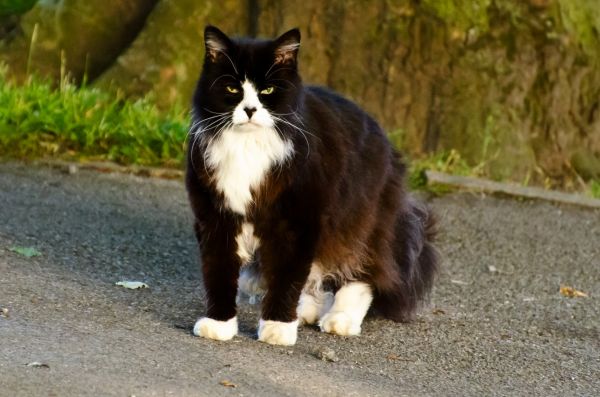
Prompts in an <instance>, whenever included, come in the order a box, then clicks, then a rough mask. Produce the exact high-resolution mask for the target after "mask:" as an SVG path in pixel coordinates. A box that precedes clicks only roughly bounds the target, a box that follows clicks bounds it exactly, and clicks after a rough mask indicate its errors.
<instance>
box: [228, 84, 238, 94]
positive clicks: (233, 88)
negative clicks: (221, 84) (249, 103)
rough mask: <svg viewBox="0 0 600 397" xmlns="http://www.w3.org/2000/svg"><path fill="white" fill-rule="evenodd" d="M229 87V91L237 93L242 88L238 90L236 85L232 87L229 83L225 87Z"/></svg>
mask: <svg viewBox="0 0 600 397" xmlns="http://www.w3.org/2000/svg"><path fill="white" fill-rule="evenodd" d="M225 88H226V89H227V92H231V93H232V94H237V93H238V92H240V90H238V89H237V88H235V87H232V86H230V85H228V86H227V87H225Z"/></svg>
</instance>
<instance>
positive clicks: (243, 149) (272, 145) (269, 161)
mask: <svg viewBox="0 0 600 397" xmlns="http://www.w3.org/2000/svg"><path fill="white" fill-rule="evenodd" d="M292 152H293V147H292V144H291V142H289V141H286V140H284V139H282V138H281V137H280V136H279V134H278V133H277V131H275V130H274V129H273V128H252V129H244V130H239V129H237V130H236V129H228V130H225V131H223V132H222V133H221V134H220V136H219V137H218V138H217V139H215V140H213V141H212V142H211V143H210V144H209V145H208V147H207V153H206V154H207V156H206V165H207V166H209V167H210V168H211V169H212V170H213V172H214V179H215V184H216V188H217V189H218V190H219V191H220V192H221V193H223V195H224V196H225V201H226V203H225V204H226V206H227V207H229V209H231V210H232V211H234V212H236V213H238V214H240V215H246V209H247V207H248V204H250V203H251V202H252V189H256V188H257V187H258V186H259V185H260V184H261V182H262V181H263V179H264V177H265V175H266V174H267V172H268V171H269V170H270V169H271V168H272V167H274V166H276V165H279V164H281V163H283V162H284V161H285V160H286V159H287V158H289V157H290V156H291V154H292Z"/></svg>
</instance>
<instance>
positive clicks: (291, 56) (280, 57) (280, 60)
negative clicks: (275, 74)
mask: <svg viewBox="0 0 600 397" xmlns="http://www.w3.org/2000/svg"><path fill="white" fill-rule="evenodd" d="M299 48H300V30H298V29H292V30H290V31H288V32H285V33H284V34H282V35H281V36H279V38H278V39H276V40H275V64H289V65H296V58H297V56H298V49H299Z"/></svg>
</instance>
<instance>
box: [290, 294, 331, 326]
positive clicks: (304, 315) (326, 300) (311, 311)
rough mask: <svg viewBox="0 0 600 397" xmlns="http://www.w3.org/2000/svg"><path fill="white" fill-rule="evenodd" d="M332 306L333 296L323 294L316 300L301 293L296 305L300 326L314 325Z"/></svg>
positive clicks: (309, 295)
mask: <svg viewBox="0 0 600 397" xmlns="http://www.w3.org/2000/svg"><path fill="white" fill-rule="evenodd" d="M332 305H333V294H331V293H323V294H321V295H320V296H319V297H318V298H316V297H315V296H313V295H311V294H306V293H304V292H303V293H302V294H301V295H300V302H299V303H298V309H297V310H296V312H297V313H298V319H299V320H300V323H301V324H315V323H316V322H317V321H319V318H321V316H323V314H325V313H327V311H329V309H330V308H331V306H332Z"/></svg>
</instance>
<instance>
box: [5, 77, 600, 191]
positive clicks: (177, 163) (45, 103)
mask: <svg viewBox="0 0 600 397" xmlns="http://www.w3.org/2000/svg"><path fill="white" fill-rule="evenodd" d="M188 114H189V113H188V110H187V109H186V108H184V107H183V106H178V107H177V106H176V107H174V108H172V109H170V110H161V109H159V107H158V106H157V105H156V101H155V100H154V98H153V97H152V96H147V97H145V98H142V99H138V100H132V99H128V98H126V97H125V96H124V95H123V94H119V93H116V94H115V93H109V92H107V91H103V90H101V89H98V88H95V87H90V86H86V85H85V84H84V85H83V86H82V87H76V86H75V85H73V84H71V83H69V82H68V81H67V79H64V78H63V79H61V82H60V84H58V85H55V86H53V84H52V83H51V82H49V81H46V80H43V79H41V78H38V77H34V76H30V77H29V78H28V79H27V81H26V82H25V83H23V84H16V83H14V82H12V81H10V80H9V79H8V78H7V73H6V68H5V67H3V66H0V156H1V157H3V158H5V159H7V158H9V159H20V160H32V159H48V158H50V159H59V160H67V161H111V162H115V163H118V164H122V165H142V166H154V167H167V168H182V167H183V161H184V153H185V150H184V147H185V141H186V136H187V129H188V125H189V115H188ZM400 135H401V132H397V131H396V132H392V133H391V134H390V138H391V139H392V141H393V142H394V144H395V145H396V146H398V147H399V148H400V149H403V147H402V145H403V144H402V142H403V139H402V137H401V136H400ZM410 163H411V169H410V175H409V184H410V186H411V187H412V188H413V189H425V188H427V189H429V190H430V191H432V192H433V193H444V192H446V191H447V190H448V189H447V188H444V187H435V188H434V187H427V180H426V178H425V171H426V170H428V169H429V170H436V171H440V172H445V173H449V174H455V175H463V176H478V177H489V175H487V172H486V168H487V167H486V164H485V163H481V164H476V165H472V164H469V163H468V162H467V161H466V160H465V159H464V158H463V157H461V155H460V153H459V152H458V151H457V150H450V151H444V152H440V153H436V154H433V155H431V156H428V157H423V158H414V159H410ZM521 183H523V184H527V181H522V182H521ZM584 190H586V194H588V195H590V196H593V197H597V198H600V181H591V182H590V183H589V184H588V185H587V187H586V188H585V189H584Z"/></svg>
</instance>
